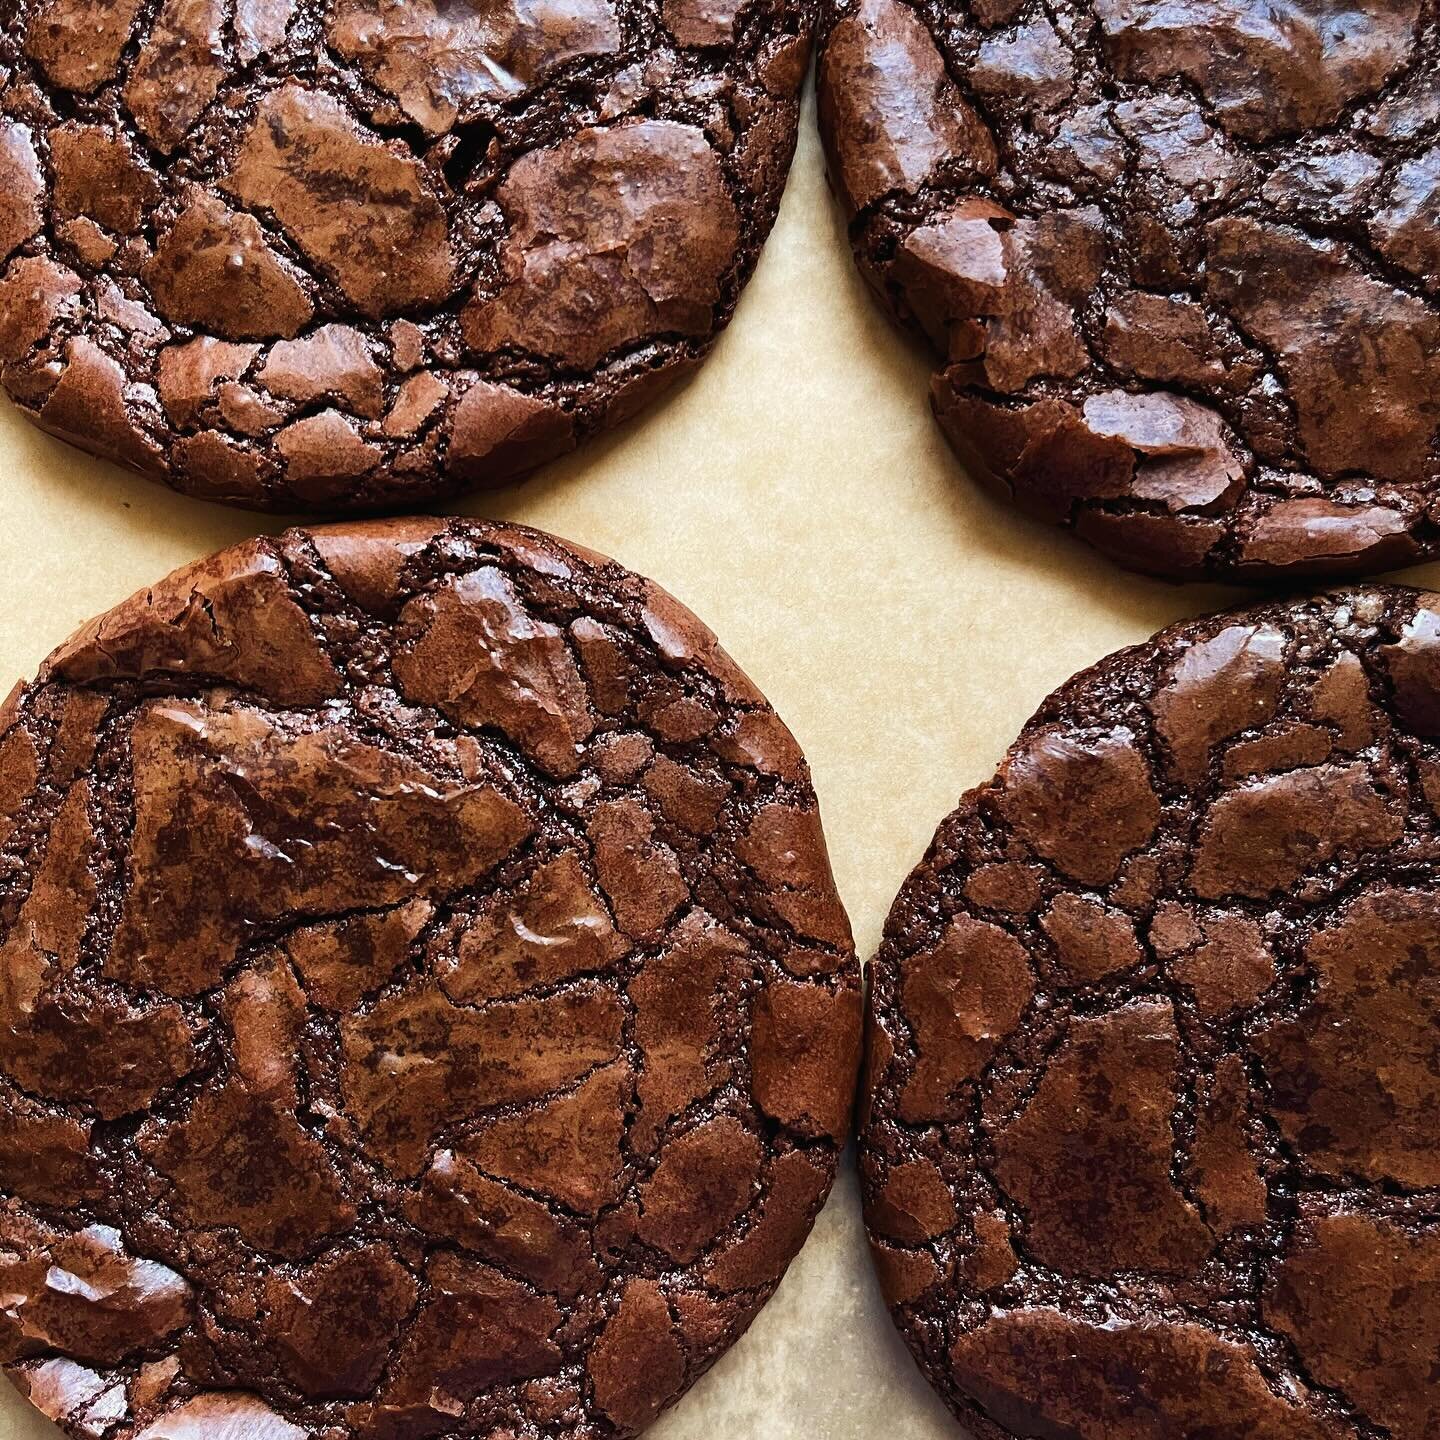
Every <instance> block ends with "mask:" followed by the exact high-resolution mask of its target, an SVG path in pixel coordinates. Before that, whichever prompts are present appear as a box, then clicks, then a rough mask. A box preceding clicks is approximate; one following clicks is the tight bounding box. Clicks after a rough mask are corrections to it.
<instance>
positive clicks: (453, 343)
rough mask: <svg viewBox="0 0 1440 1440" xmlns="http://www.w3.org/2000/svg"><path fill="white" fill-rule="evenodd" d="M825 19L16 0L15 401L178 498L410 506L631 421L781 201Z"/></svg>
mask: <svg viewBox="0 0 1440 1440" xmlns="http://www.w3.org/2000/svg"><path fill="white" fill-rule="evenodd" d="M812 19H813V15H812V0H754V3H751V4H741V3H739V0H661V3H656V4H653V5H652V4H648V3H640V0H498V3H496V4H485V5H479V4H470V3H465V4H450V3H442V0H415V3H408V0H236V3H235V4H233V5H230V4H223V3H220V0H0V382H3V384H4V387H5V389H6V390H7V391H8V392H9V393H10V395H11V396H12V397H13V399H14V400H15V402H16V403H17V404H18V405H20V406H21V407H22V409H23V410H24V411H25V413H26V414H28V415H29V416H30V417H31V418H32V419H34V420H35V421H36V422H37V423H38V424H39V425H41V426H42V427H43V428H44V429H46V430H49V431H51V432H52V433H54V434H56V435H60V436H62V437H63V438H65V439H67V440H69V441H72V442H73V443H75V444H77V445H80V446H82V447H83V448H85V449H87V450H91V451H93V452H95V453H96V454H99V455H102V456H105V457H106V458H108V459H111V460H115V461H118V462H119V463H120V464H123V465H127V466H129V467H131V468H133V469H136V470H139V471H141V472H143V473H145V474H148V475H151V476H154V477H156V478H158V479H161V480H163V481H165V482H166V483H167V484H169V485H172V486H174V487H175V488H176V489H179V490H184V491H187V492H189V493H192V494H196V495H200V496H204V497H207V498H211V499H218V500H225V501H230V502H233V503H236V504H240V505H247V506H252V507H257V508H274V509H301V510H310V511H326V510H330V511H344V510H350V511H357V510H366V509H377V508H383V507H387V506H388V507H396V506H400V505H402V504H404V503H405V502H415V501H417V500H419V499H423V498H430V497H434V496H438V495H443V494H452V493H456V492H459V491H462V490H465V489H468V488H471V487H475V486H486V485H494V484H498V483H500V482H503V481H506V480H509V479H513V478H515V477H517V476H520V475H523V474H525V473H526V472H528V471H529V470H531V469H533V468H534V467H535V466H537V465H540V464H542V463H543V462H545V461H547V460H550V459H553V458H554V457H556V456H558V455H560V454H563V453H564V452H566V451H569V450H571V449H573V448H574V447H575V446H576V445H578V444H580V443H582V442H583V441H584V440H585V439H586V438H587V437H588V436H590V435H592V434H594V433H595V432H597V431H599V430H602V429H604V428H606V427H608V426H611V425H613V424H616V423H618V422H619V421H621V420H623V419H625V418H627V417H628V416H630V415H632V414H634V413H635V412H636V411H637V410H639V409H641V408H642V407H643V406H645V405H646V404H647V403H649V402H650V401H651V400H653V399H654V398H655V397H656V396H657V395H659V394H660V393H661V392H662V391H663V390H664V389H665V388H667V387H668V386H669V385H670V384H671V383H672V382H673V381H674V380H676V379H677V378H678V377H679V376H681V375H683V374H684V373H686V372H687V371H689V370H691V369H693V368H694V367H695V366H696V365H697V364H698V363H699V362H700V360H701V359H702V358H703V356H704V354H705V352H706V351H707V350H708V349H709V347H710V345H711V344H712V343H713V341H714V339H715V337H716V335H717V334H718V333H719V331H720V330H721V329H722V328H723V327H724V325H725V324H726V323H727V322H728V320H729V318H730V316H731V314H732V312H733V310H734V308H735V304H736V302H737V300H738V298H739V294H740V291H741V289H742V288H743V286H744V284H745V281H746V280H747V279H748V278H749V276H750V274H751V272H752V270H753V269H754V266H755V262H756V260H757V258H758V256H759V252H760V247H761V245H762V244H763V243H764V240H765V237H766V235H767V234H768V233H769V230H770V227H771V224H772V223H773V221H774V219H775V214H776V210H777V208H778V206H779V201H780V193H781V190H782V188H783V185H784V181H785V175H786V172H787V170H788V168H789V164H790V158H791V155H792V153H793V151H794V145H795V134H796V125H797V119H798V104H799V100H798V97H799V90H800V86H801V82H802V80H803V77H804V72H805V69H806V66H807V63H808V58H809V47H810V33H811V28H812Z"/></svg>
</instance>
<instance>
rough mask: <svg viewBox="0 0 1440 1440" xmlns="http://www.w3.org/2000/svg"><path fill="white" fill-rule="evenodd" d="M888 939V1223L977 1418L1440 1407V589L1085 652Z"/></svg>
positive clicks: (1238, 1433) (897, 916)
mask: <svg viewBox="0 0 1440 1440" xmlns="http://www.w3.org/2000/svg"><path fill="white" fill-rule="evenodd" d="M872 975H873V991H872V997H873V998H872V1015H871V1021H870V1032H869V1046H870V1060H869V1083H868V1093H869V1098H868V1101H867V1105H868V1114H867V1116H866V1117H865V1120H864V1122H863V1127H862V1128H863V1134H862V1144H863V1159H862V1172H863V1181H864V1187H865V1192H866V1204H867V1217H868V1222H869V1227H870V1232H871V1238H872V1244H873V1248H874V1253H875V1256H876V1260H877V1263H878V1265H879V1269H880V1273H881V1276H882V1279H883V1283H884V1287H885V1290H886V1293H887V1297H888V1299H889V1302H890V1304H891V1306H892V1309H893V1312H894V1315H895V1317H896V1320H897V1323H898V1324H899V1326H900V1327H901V1329H902V1330H903V1332H904V1333H905V1335H906V1338H907V1340H908V1342H909V1344H910V1345H911V1347H912V1349H913V1350H914V1351H915V1353H916V1355H917V1357H918V1358H919V1360H920V1362H921V1364H922V1366H923V1367H924V1369H925V1371H926V1373H927V1374H928V1376H929V1377H930V1379H931V1380H932V1382H933V1383H934V1384H935V1385H936V1386H937V1387H938V1388H939V1389H940V1391H941V1392H942V1393H943V1394H944V1396H945V1397H946V1399H947V1401H948V1402H949V1403H950V1405H951V1406H952V1408H953V1409H954V1410H955V1412H956V1414H957V1415H959V1416H960V1417H961V1418H962V1420H964V1421H965V1422H966V1423H967V1424H971V1425H972V1426H974V1427H975V1428H976V1430H977V1434H979V1435H980V1436H982V1437H984V1440H995V1437H1002V1436H1005V1435H1008V1434H1011V1433H1013V1434H1017V1435H1038V1434H1044V1435H1051V1434H1054V1435H1061V1434H1063V1435H1066V1436H1073V1437H1076V1440H1151V1437H1154V1436H1156V1435H1158V1434H1161V1433H1164V1434H1167V1435H1168V1434H1172V1433H1174V1434H1179V1433H1181V1432H1182V1431H1183V1433H1185V1434H1200V1433H1203V1434H1205V1435H1206V1436H1208V1437H1213V1440H1255V1437H1263V1440H1297V1437H1300V1440H1376V1437H1379V1436H1385V1437H1388V1440H1426V1437H1428V1436H1431V1435H1433V1434H1435V1433H1436V1430H1437V1427H1440V1385H1437V1384H1436V1378H1435V1373H1434V1365H1433V1361H1434V1355H1435V1350H1436V1346H1437V1344H1440V1303H1437V1302H1440V1225H1437V1223H1436V1215H1437V1213H1440V1209H1437V1202H1440V1070H1437V1064H1436V1055H1437V1050H1436V1034H1437V1025H1440V595H1434V594H1428V593H1423V592H1420V591H1414V590H1404V589H1387V588H1374V589H1360V590H1354V591H1350V592H1346V593H1339V594H1336V595H1334V596H1331V597H1329V598H1326V599H1322V600H1316V601H1309V602H1296V603H1287V604H1275V605H1268V606H1264V607H1260V608H1256V609H1253V610H1246V611H1241V612H1237V613H1232V614H1228V615H1218V616H1214V617H1212V618H1210V619H1207V620H1203V621H1198V622H1189V623H1186V624H1182V625H1178V626H1176V627H1174V628H1172V629H1170V630H1166V631H1164V632H1162V633H1161V634H1160V635H1158V636H1156V637H1155V638H1154V639H1153V640H1152V641H1150V642H1148V643H1146V644H1144V645H1140V646H1137V647H1135V648H1133V649H1130V650H1126V651H1122V652H1120V653H1119V654H1117V655H1114V656H1112V657H1111V658H1110V659H1108V660H1106V661H1104V662H1103V663H1101V664H1100V665H1098V666H1096V667H1095V668H1094V669H1092V670H1090V671H1088V672H1086V673H1085V674H1083V675H1081V676H1079V677H1077V678H1076V679H1075V680H1072V681H1071V682H1070V683H1069V684H1067V685H1065V686H1063V687H1062V688H1061V689H1060V690H1058V691H1057V692H1056V693H1055V694H1054V695H1052V696H1051V697H1050V699H1049V700H1047V701H1046V702H1045V704H1044V705H1043V706H1042V708H1041V710H1040V712H1039V713H1038V714H1037V715H1036V717H1035V718H1034V719H1033V720H1032V721H1031V722H1030V724H1029V725H1028V726H1026V728H1025V730H1024V732H1023V734H1022V735H1021V737H1020V739H1019V740H1018V741H1017V743H1016V744H1015V745H1014V746H1013V747H1012V749H1011V750H1010V752H1009V754H1008V756H1007V757H1006V759H1005V761H1004V763H1003V764H1002V765H1001V767H1000V770H999V772H998V774H997V775H996V777H995V778H994V779H993V780H992V781H991V782H990V783H989V784H988V785H984V786H982V787H980V788H979V789H977V790H975V791H973V792H972V793H971V794H969V795H968V796H966V797H965V799H964V800H963V801H962V802H961V805H960V807H959V809H958V810H956V812H955V813H954V814H953V815H951V816H950V817H949V819H947V820H946V821H945V823H944V824H943V825H942V826H941V827H940V830H939V832H938V834H937V835H936V838H935V841H934V843H933V845H932V847H931V849H930V852H929V854H928V855H927V856H926V858H925V861H924V863H923V864H922V865H921V866H920V867H919V868H918V869H917V870H916V871H915V873H914V874H913V875H912V876H911V877H910V879H909V881H908V882H907V884H906V886H905V888H904V890H903V891H902V892H901V894H900V897H899V899H898V900H897V902H896V904H895V907H894V910H893V911H892V913H891V916H890V920H889V923H888V926H887V931H886V939H885V943H884V946H883V949H882V951H881V953H880V955H879V958H878V959H877V961H876V963H875V965H874V966H873V967H872ZM1157 1416H1158V1417H1160V1418H1156V1417H1157ZM1165 1417H1169V1418H1168V1419H1167V1418H1165Z"/></svg>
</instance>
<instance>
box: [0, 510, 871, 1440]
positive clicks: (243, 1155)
mask: <svg viewBox="0 0 1440 1440" xmlns="http://www.w3.org/2000/svg"><path fill="white" fill-rule="evenodd" d="M0 735H3V739H0V867H3V876H4V880H3V887H0V936H3V939H0V1363H3V1365H4V1367H5V1370H6V1372H7V1373H8V1374H9V1376H10V1377H11V1379H12V1380H14V1381H15V1382H16V1383H17V1384H18V1385H19V1387H20V1389H21V1390H22V1392H24V1393H25V1394H27V1395H28V1396H29V1398H30V1400H31V1402H32V1403H33V1404H34V1405H36V1406H37V1407H38V1408H39V1409H40V1410H42V1411H43V1412H44V1413H45V1414H47V1415H49V1416H51V1417H52V1418H53V1419H55V1420H56V1421H58V1422H59V1423H60V1424H61V1425H62V1426H63V1427H64V1428H65V1430H66V1431H68V1432H69V1434H70V1435H72V1436H74V1437H77V1440H80V1437H97V1440H98V1437H102V1436H103V1437H105V1440H126V1437H136V1440H215V1437H222V1436H224V1437H236V1440H239V1437H243V1440H305V1437H316V1440H433V1437H444V1436H467V1437H477V1440H540V1437H545V1440H612V1437H621V1436H630V1435H633V1434H635V1433H636V1432H637V1431H638V1430H640V1429H642V1428H643V1427H644V1426H645V1425H646V1424H648V1423H649V1421H650V1420H652V1419H653V1418H654V1417H655V1415H656V1414H657V1412H658V1411H659V1410H660V1409H661V1408H662V1407H664V1406H665V1405H668V1404H669V1403H671V1402H672V1401H673V1400H675V1399H676V1398H677V1397H678V1396H679V1395H680V1394H681V1393H682V1392H683V1391H684V1390H685V1389H686V1388H687V1387H688V1386H689V1385H690V1384H691V1383H692V1382H693V1381H694V1380H695V1379H696V1378H697V1377H698V1376H699V1375H700V1374H701V1373H702V1372H703V1371H704V1370H705V1369H706V1368H707V1367H708V1366H709V1365H710V1364H711V1363H712V1362H713V1361H714V1360H715V1359H716V1357H717V1356H718V1355H719V1354H720V1353H721V1352H722V1351H724V1350H725V1348H726V1347H727V1346H728V1345H729V1344H730V1343H731V1342H732V1341H733V1340H735V1338H736V1337H737V1336H738V1335H739V1334H740V1333H741V1332H742V1331H743V1330H744V1329H745V1327H746V1325H747V1324H748V1323H749V1322H750V1320H751V1318H752V1317H753V1316H754V1315H755V1313H756V1311H757V1310H758V1309H759V1308H760V1306H761V1305H762V1304H763V1302H764V1301H765V1300H766V1298H767V1297H768V1296H769V1295H770V1293H771V1291H772V1290H773V1289H774V1287H775V1285H776V1284H777V1282H778V1281H779V1278H780V1276H781V1273H782V1272H783V1271H784V1269H785V1267H786V1265H787V1264H788V1262H789V1261H790V1259H791V1258H792V1256H793V1255H794V1254H795V1252H796V1251H797V1250H798V1249H799V1247H800V1245H801V1243H802V1241H803V1240H804V1237H805V1235H806V1233H807V1232H808V1230H809V1228H810V1225H811V1222H812V1220H813V1218H814V1216H815V1214H816V1212H817V1210H818V1209H819V1207H820V1205H821V1204H822V1203H823V1200H824V1197H825V1195H826V1193H827V1191H828V1190H829V1188H830V1184H831V1181H832V1179H833V1177H834V1172H835V1164H836V1155H837V1150H838V1148H839V1146H840V1145H841V1144H842V1143H843V1139H844V1136H845V1134H846V1132H847V1126H848V1119H849V1113H850V1106H851V1098H852V1093H853V1086H854V1078H855V1071H856V1067H857V1065H858V1054H859V1034H860V998H859V974H858V968H857V965H856V962H855V957H854V951H853V947H852V944H851V937H850V928H849V925H848V923H847V921H846V917H845V913H844V911H843V910H842V908H841V906H840V903H839V901H838V899H837V897H836V894H835V889H834V886H833V883H832V880H831V876H830V870H829V864H828V861H827V859H826V853H825V845H824V841H823V838H822V836H821V831H820V824H819V820H818V818H817V813H816V804H815V796H814V794H813V792H812V790H811V788H810V782H809V778H808V774H807V770H806V766H805V762H804V760H803V758H802V757H801V755H800V753H799V751H798V749H797V748H796V745H795V742H794V741H793V740H792V739H791V737H790V735H789V733H788V732H787V731H786V730H785V728H784V727H783V726H782V725H781V723H780V721H779V720H778V719H777V718H776V716H775V714H774V712H773V711H772V710H771V709H770V707H769V706H768V705H766V703H765V701H764V700H763V699H762V698H761V696H760V695H759V694H758V692H757V691H756V690H755V688H754V686H753V685H752V684H751V683H750V682H749V681H748V680H747V679H746V678H745V677H744V675H742V674H741V673H740V671H739V670H738V669H737V668H736V667H735V665H734V664H733V662H731V661H730V660H729V659H728V657H727V656H726V655H725V654H724V652H723V651H722V650H720V648H719V647H718V646H717V644H716V642H715V639H714V637H713V636H712V635H711V634H710V633H709V632H708V631H707V630H706V629H705V628H704V627H703V626H701V625H700V624H699V623H698V622H697V621H696V620H695V619H694V617H693V616H691V615H690V614H689V612H688V611H686V610H684V609H683V608H682V607H681V606H680V605H678V604H677V603H676V602H675V601H674V600H672V599H670V598H669V597H668V596H667V595H665V594H664V593H663V592H662V591H661V590H659V589H658V588H657V587H656V586H654V585H652V584H650V583H649V582H647V581H645V580H642V579H640V578H639V577H637V576H635V575H632V574H630V573H628V572H626V571H625V570H622V569H621V568H620V567H619V566H617V565H615V564H613V563H611V562H608V561H605V560H603V559H601V558H600V557H598V556H594V555H590V554H585V553H581V552H578V551H576V550H574V549H571V548H568V547H566V546H565V545H562V544H561V543H559V542H558V541H555V540H552V539H550V538H548V537H546V536H543V535H540V534H537V533H535V532H533V531H527V530H522V529H518V528H512V527H506V526H496V525H487V524H482V523H478V522H461V521H456V522H450V523H446V522H442V521H433V522H424V523H420V522H405V523H397V524H391V525H371V526H359V525H356V526H352V527H349V528H337V529H333V530H316V531H313V532H307V531H303V530H294V531H291V532H289V533H288V534H286V535H284V536H282V537H281V538H280V539H278V540H276V541H273V542H272V541H263V540H262V541H257V542H253V543H250V544H246V545H242V546H240V547H238V548H236V549H232V550H229V551H226V552H224V553H222V554H220V555H217V556H214V557H212V558H211V559H209V560H206V561H203V562H201V563H200V564H198V565H194V566H191V567H189V568H188V569H185V570H181V571H179V572H177V573H176V574H175V575H172V576H171V577H170V578H169V579H167V580H164V581H162V582H161V583H160V584H158V585H156V586H155V587H154V588H152V589H150V590H148V591H145V592H143V593H141V594H140V595H137V596H136V597H135V598H134V599H132V600H129V601H127V602H126V603H124V604H123V605H121V606H119V607H118V608H117V609H115V610H112V611H111V612H110V613H109V614H108V615H106V616H104V617H103V618H102V619H100V620H98V621H96V622H95V623H93V624H91V625H89V626H88V627H87V628H85V629H84V630H83V631H81V632H80V633H79V634H78V635H77V636H76V637H75V638H74V639H72V640H71V641H69V642H68V643H67V644H66V645H64V646H62V647H61V648H60V649H59V650H58V651H56V652H55V654H54V655H52V656H51V657H50V659H49V660H48V661H47V662H46V664H45V666H44V667H43V669H42V670H41V672H40V675H39V678H38V679H37V680H36V681H35V682H34V683H33V684H30V685H28V686H25V687H23V688H21V689H19V690H17V691H16V693H15V694H14V696H13V697H12V698H11V700H10V701H9V703H8V704H7V706H6V707H5V709H4V712H3V718H0Z"/></svg>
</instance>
